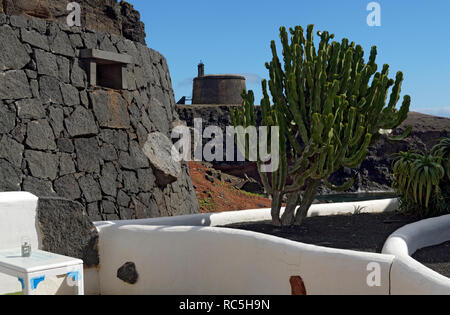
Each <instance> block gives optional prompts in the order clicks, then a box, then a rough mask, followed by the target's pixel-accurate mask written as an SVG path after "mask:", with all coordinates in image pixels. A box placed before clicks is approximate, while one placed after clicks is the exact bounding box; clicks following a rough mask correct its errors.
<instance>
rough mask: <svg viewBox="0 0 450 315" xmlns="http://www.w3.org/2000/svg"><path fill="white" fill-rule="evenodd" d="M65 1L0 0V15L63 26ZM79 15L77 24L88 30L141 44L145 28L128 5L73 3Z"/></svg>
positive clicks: (104, 0) (100, 0) (107, 0)
mask: <svg viewBox="0 0 450 315" xmlns="http://www.w3.org/2000/svg"><path fill="white" fill-rule="evenodd" d="M68 2H69V1H60V0H0V13H3V14H7V15H21V16H26V17H33V18H38V19H44V20H48V21H54V22H58V23H62V24H65V23H66V17H67V15H68V14H69V12H68V11H67V10H66V6H67V3H68ZM76 2H77V3H78V4H80V7H81V10H82V12H83V14H82V15H81V24H82V26H83V27H86V28H88V29H91V30H95V31H100V32H104V33H108V34H114V35H122V36H123V37H125V38H127V39H129V40H132V41H134V42H139V43H141V44H145V36H146V35H145V26H144V23H142V22H141V20H140V19H141V18H140V14H139V12H138V11H136V10H135V9H134V8H133V6H132V5H131V4H129V3H128V2H126V1H120V2H117V0H77V1H76Z"/></svg>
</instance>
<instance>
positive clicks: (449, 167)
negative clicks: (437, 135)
mask: <svg viewBox="0 0 450 315" xmlns="http://www.w3.org/2000/svg"><path fill="white" fill-rule="evenodd" d="M431 154H432V155H434V156H437V157H439V158H440V159H441V164H442V166H443V167H444V169H445V172H446V174H447V179H448V180H450V138H444V139H441V141H440V142H439V143H438V144H437V145H435V146H434V147H433V149H432V150H431Z"/></svg>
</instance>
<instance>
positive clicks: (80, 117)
mask: <svg viewBox="0 0 450 315" xmlns="http://www.w3.org/2000/svg"><path fill="white" fill-rule="evenodd" d="M65 124H66V127H67V131H68V132H69V134H70V136H71V137H78V136H86V135H93V134H97V133H98V129H97V125H96V123H95V120H94V115H93V114H92V112H91V111H89V110H87V109H86V108H84V107H81V106H78V107H77V108H76V109H75V111H74V112H73V113H72V115H71V116H70V117H69V118H67V119H66V120H65Z"/></svg>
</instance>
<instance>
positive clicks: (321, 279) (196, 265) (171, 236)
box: [99, 225, 394, 295]
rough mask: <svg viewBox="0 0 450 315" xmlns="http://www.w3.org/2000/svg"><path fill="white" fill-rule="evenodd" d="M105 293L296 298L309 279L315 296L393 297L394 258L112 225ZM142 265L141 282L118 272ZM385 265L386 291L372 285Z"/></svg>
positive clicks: (105, 253)
mask: <svg viewBox="0 0 450 315" xmlns="http://www.w3.org/2000/svg"><path fill="white" fill-rule="evenodd" d="M99 248H100V261H101V268H100V271H99V276H100V292H101V294H194V295H207V294H219V295H220V294H231V295H241V294H244V295H246V294H252V295H264V294H290V293H291V288H290V283H289V279H290V277H291V276H297V275H299V276H301V277H302V278H303V280H304V282H305V284H306V289H307V291H308V294H389V270H390V266H391V263H392V261H393V259H394V257H393V256H390V255H380V254H371V253H360V252H355V251H347V250H337V249H328V248H321V247H317V246H312V245H306V244H301V243H298V242H292V241H289V240H285V239H281V238H277V237H272V236H268V235H263V234H258V233H252V232H247V231H240V230H232V229H223V228H211V227H193V226H191V227H186V226H142V225H128V226H119V225H110V226H104V227H103V228H102V229H101V233H100V242H99ZM126 262H134V263H135V264H136V266H137V271H138V273H139V281H138V283H137V284H135V285H129V284H126V283H124V282H123V281H121V280H119V279H118V278H117V276H116V275H117V270H118V269H119V268H120V267H121V266H122V265H123V264H124V263H126ZM371 262H377V263H379V265H380V268H381V269H380V272H381V274H380V275H381V286H380V287H369V286H368V285H367V276H368V275H369V271H367V266H368V264H369V263H371Z"/></svg>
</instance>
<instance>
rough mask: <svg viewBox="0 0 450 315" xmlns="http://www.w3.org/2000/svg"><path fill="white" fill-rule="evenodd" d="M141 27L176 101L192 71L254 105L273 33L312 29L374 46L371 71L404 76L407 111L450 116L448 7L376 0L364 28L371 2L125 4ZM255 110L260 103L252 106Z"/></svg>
mask: <svg viewBox="0 0 450 315" xmlns="http://www.w3.org/2000/svg"><path fill="white" fill-rule="evenodd" d="M129 2H130V3H132V4H133V5H134V6H135V8H136V9H137V10H139V11H140V13H141V19H142V21H143V22H144V23H145V25H146V32H147V45H148V46H149V47H151V48H153V49H155V50H158V51H159V52H161V53H162V54H163V55H164V56H165V57H166V58H167V61H168V64H169V68H170V72H171V77H172V83H173V88H174V91H175V98H176V100H178V99H180V98H181V97H182V96H191V95H192V79H193V78H194V77H195V76H196V75H197V64H198V63H199V61H200V60H202V61H203V62H204V63H205V67H206V70H205V72H206V73H207V74H222V73H233V74H243V75H245V76H246V77H247V88H248V89H252V90H254V92H255V94H256V98H257V100H260V98H261V87H260V81H261V79H262V78H267V76H268V74H267V70H266V69H265V67H264V63H265V62H266V61H269V60H270V59H271V53H270V48H269V44H270V41H271V40H273V39H276V40H277V43H279V41H278V34H279V32H278V30H279V27H280V26H282V25H284V26H287V27H292V26H295V25H301V26H303V27H306V25H307V24H315V26H316V30H328V31H329V32H331V33H334V34H335V35H336V38H337V39H338V40H341V39H342V38H343V37H347V38H349V39H350V40H351V41H355V42H356V43H357V44H360V45H361V46H362V47H363V48H364V50H365V52H366V56H367V57H368V53H369V52H370V47H371V46H372V45H376V46H377V47H378V58H377V63H378V65H380V66H381V65H382V64H384V63H388V64H389V65H390V66H391V68H390V69H391V76H392V77H395V73H396V72H397V71H398V70H401V71H403V72H404V74H405V80H404V84H403V93H404V94H410V95H411V97H412V110H414V111H419V112H423V113H429V114H434V115H439V116H446V117H450V18H449V17H450V1H448V0H433V1H423V0H379V1H377V2H378V3H379V4H380V5H381V26H380V27H369V26H368V25H367V22H366V20H367V16H368V15H369V13H370V12H369V11H367V10H366V9H367V5H368V4H369V3H370V2H371V1H370V0H341V1H337V0H316V1H311V0H308V1H306V0H227V1H218V0H209V1H207V0H191V1H185V0H129ZM257 103H259V101H258V102H257Z"/></svg>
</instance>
